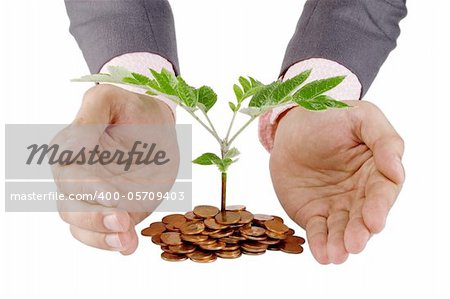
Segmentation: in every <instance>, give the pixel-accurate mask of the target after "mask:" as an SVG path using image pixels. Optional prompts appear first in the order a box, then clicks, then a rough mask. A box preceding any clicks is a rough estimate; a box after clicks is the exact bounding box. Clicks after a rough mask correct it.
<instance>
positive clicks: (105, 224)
mask: <svg viewBox="0 0 450 299" xmlns="http://www.w3.org/2000/svg"><path fill="white" fill-rule="evenodd" d="M58 210H59V215H60V216H61V219H62V220H64V221H65V222H67V223H68V224H70V225H73V226H77V227H79V228H82V229H85V230H89V231H93V232H104V233H107V232H126V231H128V230H129V227H130V216H129V214H128V213H127V212H125V211H123V210H119V209H115V208H108V207H104V206H101V205H96V204H89V203H87V202H84V201H78V200H73V201H69V200H63V201H58Z"/></svg>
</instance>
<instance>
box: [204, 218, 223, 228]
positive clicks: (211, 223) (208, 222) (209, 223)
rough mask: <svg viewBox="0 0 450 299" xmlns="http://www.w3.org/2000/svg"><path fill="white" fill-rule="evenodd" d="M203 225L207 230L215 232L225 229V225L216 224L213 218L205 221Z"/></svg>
mask: <svg viewBox="0 0 450 299" xmlns="http://www.w3.org/2000/svg"><path fill="white" fill-rule="evenodd" d="M204 223H205V226H206V227H207V228H209V229H214V230H217V229H224V228H227V226H226V225H223V224H219V223H217V222H216V220H215V219H214V218H208V219H205V221H204Z"/></svg>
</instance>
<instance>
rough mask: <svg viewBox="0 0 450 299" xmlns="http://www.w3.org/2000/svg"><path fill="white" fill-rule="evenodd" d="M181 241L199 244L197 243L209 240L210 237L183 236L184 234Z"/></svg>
mask: <svg viewBox="0 0 450 299" xmlns="http://www.w3.org/2000/svg"><path fill="white" fill-rule="evenodd" d="M181 240H183V241H186V242H192V243H197V242H202V241H206V240H208V236H205V235H183V234H182V235H181Z"/></svg>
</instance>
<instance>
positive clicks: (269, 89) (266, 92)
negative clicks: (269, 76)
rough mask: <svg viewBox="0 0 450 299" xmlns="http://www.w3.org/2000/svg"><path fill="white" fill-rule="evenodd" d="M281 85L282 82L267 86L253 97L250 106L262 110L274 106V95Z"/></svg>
mask: <svg viewBox="0 0 450 299" xmlns="http://www.w3.org/2000/svg"><path fill="white" fill-rule="evenodd" d="M280 84H281V82H280V81H274V82H272V83H270V84H269V85H266V86H265V87H264V88H263V89H261V90H260V91H258V92H257V93H256V94H255V95H254V96H253V97H252V99H251V100H250V103H249V104H248V106H249V107H258V108H260V107H263V106H268V105H271V104H273V97H272V93H273V91H274V90H275V89H276V88H277V87H278V86H279V85H280Z"/></svg>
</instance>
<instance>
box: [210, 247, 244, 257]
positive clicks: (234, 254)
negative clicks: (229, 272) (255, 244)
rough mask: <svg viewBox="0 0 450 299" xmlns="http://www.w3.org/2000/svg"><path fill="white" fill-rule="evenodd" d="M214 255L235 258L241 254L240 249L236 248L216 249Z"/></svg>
mask: <svg viewBox="0 0 450 299" xmlns="http://www.w3.org/2000/svg"><path fill="white" fill-rule="evenodd" d="M216 255H217V256H218V257H221V258H223V259H235V258H238V257H240V256H241V250H240V249H237V250H232V251H223V250H220V251H217V252H216Z"/></svg>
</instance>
